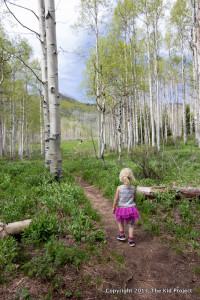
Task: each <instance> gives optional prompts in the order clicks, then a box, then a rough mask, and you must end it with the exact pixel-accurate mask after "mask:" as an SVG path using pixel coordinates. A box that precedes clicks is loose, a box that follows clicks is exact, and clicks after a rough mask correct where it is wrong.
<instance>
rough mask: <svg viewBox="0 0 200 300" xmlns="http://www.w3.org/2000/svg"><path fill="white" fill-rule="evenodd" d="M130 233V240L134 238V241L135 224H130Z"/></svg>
mask: <svg viewBox="0 0 200 300" xmlns="http://www.w3.org/2000/svg"><path fill="white" fill-rule="evenodd" d="M128 233H129V238H132V239H133V233H134V223H130V224H129V230H128Z"/></svg>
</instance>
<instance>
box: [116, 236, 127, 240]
mask: <svg viewBox="0 0 200 300" xmlns="http://www.w3.org/2000/svg"><path fill="white" fill-rule="evenodd" d="M117 239H118V240H119V241H125V240H126V238H125V235H118V236H117Z"/></svg>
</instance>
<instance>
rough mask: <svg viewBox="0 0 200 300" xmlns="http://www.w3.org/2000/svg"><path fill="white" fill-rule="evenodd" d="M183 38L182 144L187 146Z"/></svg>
mask: <svg viewBox="0 0 200 300" xmlns="http://www.w3.org/2000/svg"><path fill="white" fill-rule="evenodd" d="M183 47H184V46H183V37H181V65H182V70H181V74H182V75H181V77H182V97H183V139H184V144H185V145H186V144H187V126H186V104H185V65H184V52H183Z"/></svg>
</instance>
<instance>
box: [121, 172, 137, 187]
mask: <svg viewBox="0 0 200 300" xmlns="http://www.w3.org/2000/svg"><path fill="white" fill-rule="evenodd" d="M119 180H120V181H121V182H123V183H124V184H126V185H130V184H131V181H134V180H135V177H134V176H133V172H132V171H131V169H130V168H124V169H122V170H121V172H120V174H119Z"/></svg>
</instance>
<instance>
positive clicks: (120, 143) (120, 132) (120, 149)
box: [117, 97, 122, 164]
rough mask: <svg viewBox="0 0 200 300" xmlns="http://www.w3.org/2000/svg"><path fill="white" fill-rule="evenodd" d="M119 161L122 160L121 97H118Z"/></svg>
mask: <svg viewBox="0 0 200 300" xmlns="http://www.w3.org/2000/svg"><path fill="white" fill-rule="evenodd" d="M117 131H118V155H119V156H118V162H119V163H120V164H121V162H122V101H121V98H120V97H119V99H118V126H117Z"/></svg>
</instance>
